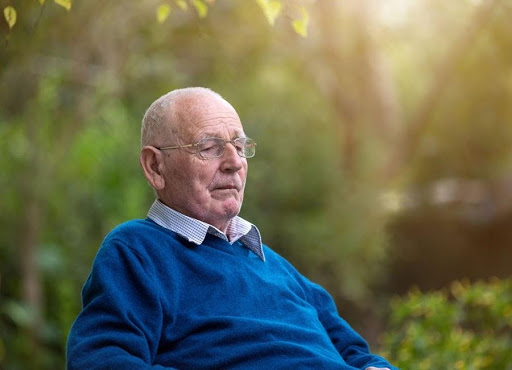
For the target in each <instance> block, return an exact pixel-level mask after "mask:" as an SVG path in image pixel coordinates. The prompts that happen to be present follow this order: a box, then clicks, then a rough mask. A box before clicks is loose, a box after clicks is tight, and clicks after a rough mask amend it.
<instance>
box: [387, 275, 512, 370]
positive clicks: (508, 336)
mask: <svg viewBox="0 0 512 370" xmlns="http://www.w3.org/2000/svg"><path fill="white" fill-rule="evenodd" d="M511 348H512V280H511V279H508V280H498V279H493V280H491V281H489V282H476V283H473V284H470V283H469V282H467V281H456V282H454V283H452V285H451V287H450V290H449V291H447V290H443V291H435V292H430V293H424V294H422V293H421V292H419V291H417V290H415V291H412V292H411V293H409V295H408V296H407V297H403V298H396V299H395V300H394V301H393V303H392V307H391V326H390V327H389V329H388V331H387V334H386V335H385V336H384V340H383V355H384V356H386V357H387V358H389V359H390V360H391V361H392V362H393V363H394V364H396V365H397V366H398V367H400V368H403V369H419V370H421V369H466V370H470V369H471V370H478V369H492V370H506V369H512V351H511V350H510V349H511Z"/></svg>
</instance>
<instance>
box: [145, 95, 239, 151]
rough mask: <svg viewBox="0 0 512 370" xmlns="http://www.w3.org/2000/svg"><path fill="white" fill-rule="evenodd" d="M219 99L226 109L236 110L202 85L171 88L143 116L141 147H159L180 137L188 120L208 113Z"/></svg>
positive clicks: (195, 119)
mask: <svg viewBox="0 0 512 370" xmlns="http://www.w3.org/2000/svg"><path fill="white" fill-rule="evenodd" d="M219 102H220V103H221V104H222V105H224V106H225V107H226V109H228V110H231V111H233V112H235V109H234V108H233V107H232V106H231V104H229V103H228V102H227V101H226V100H224V98H223V97H222V96H221V95H220V94H218V93H216V92H215V91H213V90H210V89H208V88H205V87H187V88H184V89H177V90H173V91H171V92H169V93H167V94H165V95H163V96H161V97H160V98H158V99H157V100H155V101H154V102H153V104H151V106H150V107H149V108H148V110H147V111H146V113H145V115H144V118H143V119H142V129H141V146H142V147H144V146H145V145H153V146H162V145H166V144H168V142H169V140H170V138H172V137H180V133H181V131H182V130H183V128H184V127H185V126H186V125H187V123H188V122H190V121H197V119H198V117H200V116H201V115H204V114H207V113H206V112H207V111H208V109H209V107H210V106H211V105H213V104H219Z"/></svg>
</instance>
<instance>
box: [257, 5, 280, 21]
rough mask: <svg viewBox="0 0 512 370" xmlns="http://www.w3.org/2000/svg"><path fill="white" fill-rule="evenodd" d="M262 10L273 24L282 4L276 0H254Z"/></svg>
mask: <svg viewBox="0 0 512 370" xmlns="http://www.w3.org/2000/svg"><path fill="white" fill-rule="evenodd" d="M256 1H257V3H258V5H259V6H260V8H261V9H262V10H263V13H264V14H265V17H266V18H267V21H268V23H269V24H270V25H272V26H273V25H274V23H275V21H276V19H277V17H278V16H279V13H281V8H282V4H281V2H280V1H278V0H256Z"/></svg>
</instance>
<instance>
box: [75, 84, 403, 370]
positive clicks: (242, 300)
mask: <svg viewBox="0 0 512 370" xmlns="http://www.w3.org/2000/svg"><path fill="white" fill-rule="evenodd" d="M255 149H256V143H255V142H254V141H253V140H252V139H250V138H248V137H247V136H246V135H245V133H244V130H243V127H242V123H241V122H240V118H239V117H238V114H237V113H236V111H235V109H234V108H233V107H232V106H231V105H230V104H229V103H228V102H227V101H225V100H224V99H223V98H222V97H221V96H220V95H218V94H217V93H215V92H213V91H211V90H209V89H206V88H186V89H180V90H175V91H172V92H170V93H168V94H166V95H164V96H162V97H161V98H159V99H158V100H156V101H155V102H154V103H153V104H152V105H151V106H150V107H149V109H148V111H147V112H146V114H145V116H144V119H143V123H142V150H141V154H140V164H141V166H142V169H143V171H144V175H145V177H146V179H147V181H148V182H149V184H150V185H151V186H152V187H153V188H154V190H155V192H156V196H157V200H155V202H154V203H153V205H152V206H151V208H150V210H149V213H148V216H147V218H146V219H145V220H133V221H129V222H126V223H124V224H122V225H120V226H118V227H117V228H115V229H114V230H113V231H112V232H111V233H110V234H109V235H108V236H107V237H106V238H105V240H104V242H103V244H102V246H101V248H100V249H99V251H98V254H97V256H96V258H95V261H94V264H93V267H92V271H91V274H90V276H89V278H88V279H87V282H86V283H85V286H84V289H83V292H82V295H83V310H82V312H81V313H80V314H79V316H78V317H77V319H76V321H75V322H74V324H73V327H72V329H71V332H70V335H69V339H68V348H67V366H68V369H84V370H85V369H87V370H89V369H122V370H128V369H149V368H151V369H152V368H155V369H171V368H177V369H285V368H286V369H386V368H388V369H396V368H394V367H392V366H391V365H390V364H389V363H388V362H387V361H386V360H384V359H383V358H381V357H379V356H376V355H372V354H371V353H370V352H369V349H368V346H367V344H366V342H365V341H364V340H363V338H362V337H361V336H359V335H358V334H357V333H356V332H355V331H354V330H353V329H352V328H350V326H349V325H348V324H347V323H346V322H345V321H344V320H343V319H341V318H340V317H339V316H338V313H337V311H336V307H335V304H334V302H333V300H332V298H331V297H330V296H329V294H328V293H327V292H326V291H325V290H324V289H323V288H321V287H320V286H318V285H316V284H314V283H312V282H311V281H309V280H308V279H306V278H305V277H304V276H302V275H301V274H300V273H298V272H297V271H296V270H295V269H294V268H293V267H292V266H291V265H290V264H289V263H288V262H287V261H286V260H285V259H283V258H282V257H281V256H279V255H278V254H276V253H275V252H274V251H272V250H271V249H269V248H268V247H267V246H266V245H263V244H262V243H261V237H260V233H259V231H258V229H257V228H256V226H254V225H252V224H251V223H249V222H248V221H246V220H244V219H242V218H240V217H239V216H238V213H239V212H240V208H241V206H242V201H243V196H244V187H245V181H246V177H247V158H251V157H252V156H254V154H255Z"/></svg>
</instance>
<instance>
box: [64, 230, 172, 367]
mask: <svg viewBox="0 0 512 370" xmlns="http://www.w3.org/2000/svg"><path fill="white" fill-rule="evenodd" d="M144 257H145V258H144ZM82 301H83V309H82V312H81V313H80V314H79V315H78V317H77V319H76V320H75V322H74V323H73V326H72V328H71V331H70V334H69V337H68V343H67V353H66V355H67V356H66V357H67V358H66V361H67V369H69V370H73V369H123V370H131V369H164V367H162V366H152V362H153V359H154V358H155V355H156V352H157V348H158V343H159V339H160V333H161V330H162V317H163V313H162V305H161V302H160V294H159V284H158V283H157V282H156V280H155V279H154V273H153V270H152V264H151V263H150V262H149V260H148V258H147V257H146V256H141V255H140V254H139V253H138V252H137V251H135V250H133V249H132V248H130V247H128V246H126V245H124V243H123V242H122V241H120V240H115V239H110V240H106V241H105V242H104V244H103V246H102V247H101V248H100V250H99V252H98V255H97V256H96V258H95V261H94V264H93V268H92V271H91V274H90V276H89V278H88V280H87V281H86V283H85V285H84V288H83V290H82Z"/></svg>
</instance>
